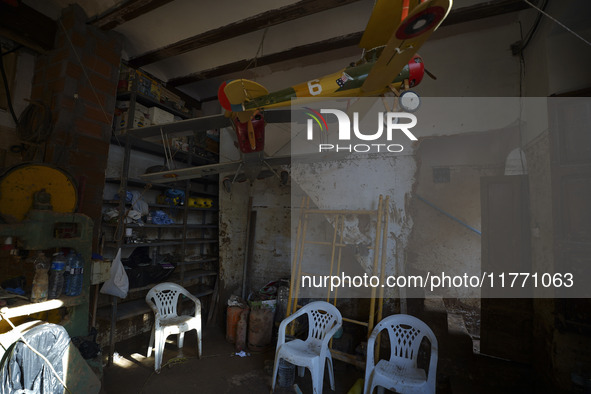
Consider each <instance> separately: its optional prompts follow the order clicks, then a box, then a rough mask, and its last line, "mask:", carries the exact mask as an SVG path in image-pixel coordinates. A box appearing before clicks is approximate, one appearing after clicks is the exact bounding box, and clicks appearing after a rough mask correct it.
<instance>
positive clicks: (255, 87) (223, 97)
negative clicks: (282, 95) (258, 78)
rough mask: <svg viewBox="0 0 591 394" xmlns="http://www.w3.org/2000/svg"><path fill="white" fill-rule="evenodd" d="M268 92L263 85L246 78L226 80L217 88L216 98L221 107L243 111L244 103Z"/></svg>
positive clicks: (238, 111)
mask: <svg viewBox="0 0 591 394" xmlns="http://www.w3.org/2000/svg"><path fill="white" fill-rule="evenodd" d="M266 94H269V91H268V90H267V89H265V87H264V86H262V85H260V84H258V83H256V82H254V81H250V80H248V79H234V80H230V81H226V82H224V83H222V84H221V85H220V87H219V88H218V100H219V101H220V104H221V105H222V107H223V108H224V109H226V110H228V111H232V112H237V113H240V112H244V111H245V110H244V103H246V102H248V101H250V100H252V99H255V98H257V97H260V96H264V95H266Z"/></svg>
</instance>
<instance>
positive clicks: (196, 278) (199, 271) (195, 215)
mask: <svg viewBox="0 0 591 394" xmlns="http://www.w3.org/2000/svg"><path fill="white" fill-rule="evenodd" d="M118 99H119V100H129V101H130V104H129V108H128V111H130V112H129V114H128V119H129V118H132V117H133V113H134V112H133V111H135V103H136V102H138V103H141V104H142V105H146V106H157V107H159V108H161V109H165V110H166V111H169V112H172V113H174V114H175V115H176V116H180V117H182V118H184V119H186V118H187V114H185V113H181V112H179V111H175V110H172V109H171V108H169V107H168V106H165V105H163V104H161V103H157V102H156V101H154V100H152V99H151V98H149V97H145V96H143V95H141V94H140V93H138V92H136V91H133V90H132V91H131V92H125V93H122V94H119V95H118ZM128 124H133V121H131V122H129V121H128ZM173 124H174V123H173ZM173 124H170V125H171V126H172V125H173ZM171 126H168V125H166V124H164V125H159V126H158V127H159V129H161V130H162V132H163V133H167V132H168V127H171ZM131 131H133V132H131ZM185 133H186V131H185ZM146 137H147V138H143V137H142V135H141V129H129V128H128V129H126V130H121V133H120V134H117V135H114V136H113V138H112V143H113V144H116V145H119V146H122V147H123V149H124V153H123V165H122V170H121V176H120V177H109V178H106V179H105V182H106V183H110V184H114V185H116V186H117V188H118V190H119V196H120V198H119V199H105V200H103V205H104V206H110V207H115V208H118V211H119V217H118V223H123V220H124V218H125V217H126V212H127V211H128V210H129V209H130V208H131V204H129V203H127V202H126V201H125V198H123V196H126V194H127V191H128V190H147V189H148V188H149V189H150V190H157V191H165V190H166V189H170V188H174V189H182V190H184V192H185V196H186V198H185V200H186V201H188V199H189V197H197V198H198V197H201V198H210V199H212V200H213V206H212V207H210V208H197V207H190V206H188V204H184V205H182V206H179V205H176V206H171V205H168V204H162V203H157V202H155V201H146V202H147V204H148V207H149V209H150V211H153V210H163V211H168V213H169V215H170V217H173V216H174V217H175V223H174V224H168V225H157V224H153V223H145V224H143V225H140V224H134V223H130V224H125V225H121V226H119V225H118V224H116V223H105V222H103V223H102V228H103V229H105V233H106V232H107V231H108V232H109V233H110V234H112V237H110V238H108V239H106V240H105V242H104V246H105V247H107V248H111V249H112V250H115V251H116V250H117V249H119V248H121V249H122V251H123V250H127V251H128V250H130V249H131V248H137V247H149V248H150V255H152V251H154V250H156V251H157V252H161V251H162V250H166V248H168V249H172V248H173V247H174V250H175V252H177V253H175V255H178V256H180V258H179V259H178V260H176V261H174V262H173V265H175V266H176V268H175V270H174V272H173V273H172V275H170V276H168V277H167V278H166V279H165V281H172V282H175V283H178V284H180V285H181V286H183V287H185V288H187V289H188V290H189V291H190V292H191V293H192V294H193V295H195V296H197V297H206V296H211V295H213V294H214V291H215V289H216V288H217V280H218V264H217V263H218V256H217V253H218V249H217V244H218V232H217V228H218V218H217V216H218V214H219V209H218V190H219V183H218V177H217V175H213V176H208V177H204V178H200V179H195V180H191V181H182V182H176V183H175V184H174V186H171V185H170V184H151V183H148V182H146V181H143V180H141V179H135V178H132V177H129V176H128V175H129V168H130V161H131V155H132V152H142V153H146V154H149V155H154V156H159V157H164V156H165V155H164V148H163V146H162V145H160V144H158V143H155V142H153V141H150V138H148V137H150V136H146ZM152 137H153V136H152ZM152 139H153V138H152ZM218 160H219V159H218V156H217V154H214V153H212V152H209V151H206V150H205V149H204V148H197V147H194V149H193V151H192V152H185V151H178V152H176V153H175V154H174V161H175V162H176V163H180V164H182V165H188V166H194V165H207V164H213V163H217V162H218ZM126 228H132V229H133V230H134V231H141V232H143V233H146V234H148V233H149V235H147V236H146V237H145V238H144V237H142V238H141V240H140V241H139V242H133V243H126V242H125V240H124V237H123V234H125V229H126ZM189 251H191V252H190V253H189ZM189 255H190V256H189ZM153 285H154V284H149V285H146V286H141V287H136V288H130V290H129V293H128V297H127V298H126V299H124V300H119V299H117V298H116V297H111V300H110V304H108V303H106V302H104V299H103V303H102V305H100V306H99V307H98V310H97V313H96V316H97V318H98V319H99V320H102V321H103V322H107V321H109V322H110V337H109V356H110V357H109V362H111V360H112V355H113V353H114V350H115V343H116V341H117V340H116V335H115V334H116V330H117V329H116V327H117V322H121V321H122V320H126V319H131V318H135V317H138V316H140V315H145V314H147V315H148V318H151V315H152V311H151V310H150V308H149V307H148V305H147V304H146V303H145V300H144V299H145V294H146V293H147V292H148V290H149V289H150V288H151V287H152V286H153ZM202 302H203V300H202ZM206 305H207V304H206ZM145 319H146V316H144V319H143V320H144V321H145Z"/></svg>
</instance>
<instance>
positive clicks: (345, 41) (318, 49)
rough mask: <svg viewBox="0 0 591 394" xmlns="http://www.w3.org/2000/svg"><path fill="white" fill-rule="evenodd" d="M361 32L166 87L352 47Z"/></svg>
mask: <svg viewBox="0 0 591 394" xmlns="http://www.w3.org/2000/svg"><path fill="white" fill-rule="evenodd" d="M362 35H363V32H357V33H352V34H347V35H345V36H340V37H335V38H330V39H328V40H323V41H319V42H315V43H312V44H306V45H301V46H297V47H293V48H290V49H288V50H286V51H282V52H277V53H272V54H270V55H265V56H261V57H259V58H257V59H256V60H255V59H243V60H238V61H236V62H232V63H228V64H224V65H223V66H219V67H214V68H210V69H208V70H203V71H200V72H197V73H193V74H189V75H186V76H183V77H179V78H173V79H169V80H168V82H166V86H173V87H178V86H182V85H187V84H189V83H192V82H197V81H203V80H205V79H210V78H215V77H219V76H222V75H226V74H230V73H234V72H238V71H243V70H245V69H246V68H247V67H248V66H249V65H253V67H260V66H266V65H269V64H273V63H278V62H282V61H284V60H291V59H295V58H298V57H303V56H308V55H314V54H317V53H323V52H327V51H331V50H333V49H339V48H344V47H348V46H352V45H356V44H358V43H359V40H361V36H362Z"/></svg>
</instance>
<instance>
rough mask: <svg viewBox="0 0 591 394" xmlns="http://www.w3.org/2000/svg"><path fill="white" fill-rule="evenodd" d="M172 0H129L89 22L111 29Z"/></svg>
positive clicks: (104, 28) (103, 28)
mask: <svg viewBox="0 0 591 394" xmlns="http://www.w3.org/2000/svg"><path fill="white" fill-rule="evenodd" d="M171 1H173V0H129V1H127V2H125V3H123V4H122V5H120V6H118V7H115V8H114V9H112V10H110V11H107V12H106V13H105V14H103V15H101V16H99V17H98V18H97V19H95V20H93V21H92V22H90V24H91V25H93V26H96V27H98V28H100V29H102V30H111V29H114V28H115V27H117V26H119V25H121V24H123V23H125V22H128V21H130V20H132V19H135V18H137V17H139V16H142V15H144V14H146V13H148V12H150V11H153V10H155V9H156V8H159V7H162V6H163V5H165V4H168V3H170V2H171Z"/></svg>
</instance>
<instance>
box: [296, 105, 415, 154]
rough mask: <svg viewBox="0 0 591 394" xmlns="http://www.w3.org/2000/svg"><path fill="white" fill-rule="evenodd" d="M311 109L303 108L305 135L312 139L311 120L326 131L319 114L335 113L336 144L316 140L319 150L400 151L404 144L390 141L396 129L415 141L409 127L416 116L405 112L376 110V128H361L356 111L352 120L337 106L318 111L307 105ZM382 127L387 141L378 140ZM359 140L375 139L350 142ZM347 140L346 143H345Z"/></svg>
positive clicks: (381, 133)
mask: <svg viewBox="0 0 591 394" xmlns="http://www.w3.org/2000/svg"><path fill="white" fill-rule="evenodd" d="M306 109H307V110H309V111H310V112H306V114H307V115H308V116H310V119H308V123H307V139H308V141H312V140H314V128H315V127H314V124H316V125H317V127H316V128H317V129H319V130H320V133H323V132H324V133H328V124H327V122H326V119H325V118H324V117H323V116H322V114H331V115H334V116H336V118H337V122H338V126H339V127H338V128H339V129H338V140H339V143H337V144H328V143H321V144H318V151H319V152H330V151H333V152H351V153H353V152H356V153H370V152H371V153H374V152H391V153H397V152H402V151H403V150H404V147H403V146H402V145H400V144H393V143H390V142H391V141H392V139H393V136H394V133H395V132H402V133H404V135H405V136H406V137H407V138H408V139H409V140H411V141H416V140H417V137H415V136H414V134H413V133H412V132H411V131H410V129H411V128H413V127H414V126H416V124H417V117H416V116H415V115H413V114H411V113H408V112H378V113H377V122H378V126H377V131H375V132H367V131H366V132H362V131H361V130H360V127H359V113H358V112H353V122H351V119H350V118H349V115H347V113H346V112H344V111H341V110H338V109H321V110H320V112H318V111H315V110H313V109H311V108H306ZM402 120H409V122H406V123H400V122H401V121H402ZM384 129H385V135H386V136H385V137H386V142H388V143H377V141H379V140H383V135H384ZM352 138H353V140H354V141H355V140H360V141H374V143H360V144H351V143H350V142H351V140H352ZM347 142H348V144H347Z"/></svg>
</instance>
